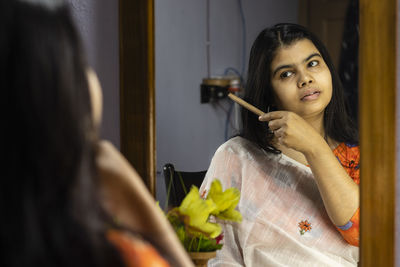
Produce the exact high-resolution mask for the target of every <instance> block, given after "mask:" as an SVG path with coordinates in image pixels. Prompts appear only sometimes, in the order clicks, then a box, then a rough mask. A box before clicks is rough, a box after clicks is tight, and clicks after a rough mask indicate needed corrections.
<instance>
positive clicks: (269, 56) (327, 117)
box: [241, 23, 358, 153]
mask: <svg viewBox="0 0 400 267" xmlns="http://www.w3.org/2000/svg"><path fill="white" fill-rule="evenodd" d="M302 39H308V40H310V41H311V42H312V43H313V44H314V45H315V47H316V48H317V49H318V51H319V52H320V53H321V56H322V58H323V59H324V61H325V63H326V64H327V66H328V68H329V70H330V72H331V76H332V90H333V92H332V99H331V101H330V103H329V104H328V106H327V107H326V108H325V113H324V129H325V135H326V137H330V138H332V139H333V140H336V141H338V142H348V143H352V144H358V132H357V128H356V126H355V124H354V123H353V122H352V121H351V119H350V117H349V115H348V107H347V103H346V100H345V98H344V90H343V87H342V84H341V82H340V79H339V76H338V74H337V72H336V70H335V67H334V65H333V63H332V60H331V58H330V56H329V54H328V51H327V49H326V48H325V46H324V44H323V43H322V42H321V41H320V40H319V39H318V38H317V37H316V36H315V35H314V34H313V33H312V32H310V31H309V30H307V29H306V28H304V27H303V26H300V25H297V24H292V23H281V24H276V25H275V26H273V27H270V28H266V29H264V30H263V31H261V33H260V34H259V35H258V37H257V38H256V40H255V41H254V44H253V46H252V48H251V52H250V60H249V69H248V74H247V82H246V89H245V96H244V99H245V100H246V101H248V102H249V103H251V104H253V105H255V106H256V107H258V108H260V109H261V110H263V111H267V109H268V107H270V108H271V107H276V103H275V102H274V101H275V100H274V99H275V98H274V95H273V94H274V92H273V89H272V85H271V62H272V60H273V59H274V57H275V55H276V53H277V51H278V49H279V48H281V47H282V46H289V45H291V44H293V43H294V42H296V41H299V40H302ZM242 126H243V130H242V133H241V136H243V137H244V138H246V139H248V140H250V141H252V142H254V143H256V144H258V145H259V146H260V147H262V148H263V149H265V150H266V151H268V152H273V153H280V151H279V150H277V149H276V148H274V146H273V145H272V144H271V141H272V138H273V135H272V134H271V133H270V131H269V129H268V125H267V123H262V122H260V121H258V117H257V116H255V115H254V114H252V113H251V112H249V111H248V110H246V109H243V108H242Z"/></svg>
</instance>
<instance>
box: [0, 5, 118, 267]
mask: <svg viewBox="0 0 400 267" xmlns="http://www.w3.org/2000/svg"><path fill="white" fill-rule="evenodd" d="M0 49H1V53H0V84H1V86H0V88H1V89H2V91H3V92H4V93H5V95H3V96H2V97H1V99H3V100H4V101H3V102H2V103H3V104H2V105H1V106H2V108H3V110H2V112H1V113H2V116H3V121H4V122H5V125H6V127H4V128H3V129H4V130H3V133H4V134H3V136H4V140H3V144H4V146H3V147H4V149H3V150H2V153H3V154H4V155H5V157H4V159H5V160H4V162H3V165H4V167H5V169H4V170H5V171H3V173H2V175H1V179H0V214H1V217H2V220H1V222H0V245H1V247H2V250H1V252H0V265H1V266H72V265H73V266H84V265H85V266H108V265H109V264H108V263H110V262H111V261H113V260H115V259H117V260H116V261H113V262H114V266H115V265H117V266H118V264H120V263H119V260H118V257H117V256H116V252H115V251H114V249H113V248H112V247H110V246H109V245H108V243H107V242H106V241H105V237H104V229H103V227H104V226H103V223H102V222H103V220H102V219H101V216H100V215H99V214H101V208H100V207H99V204H98V202H97V195H96V188H95V186H96V183H95V179H94V178H95V175H94V174H95V168H94V155H95V151H94V150H95V149H94V145H93V141H91V139H93V138H92V137H93V135H94V132H93V131H94V130H93V125H92V124H93V122H92V119H91V105H90V99H89V91H88V85H87V78H86V67H87V66H86V64H85V61H84V57H83V56H82V50H81V47H80V41H79V37H78V35H77V33H76V30H75V28H74V25H73V23H72V19H71V16H70V14H69V9H68V7H67V6H66V5H65V4H64V3H63V2H62V1H61V0H53V1H50V0H19V1H18V0H0Z"/></svg>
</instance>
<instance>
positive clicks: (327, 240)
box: [202, 24, 359, 266]
mask: <svg viewBox="0 0 400 267" xmlns="http://www.w3.org/2000/svg"><path fill="white" fill-rule="evenodd" d="M245 100H246V101H248V102H250V103H251V104H253V105H255V106H257V107H258V108H260V109H262V110H265V111H266V112H267V113H265V114H264V115H262V116H260V117H257V116H256V115H254V114H252V113H251V112H249V111H247V110H242V123H243V131H242V134H241V136H238V137H234V138H232V139H230V140H229V141H228V142H226V143H225V144H223V145H222V146H221V147H220V148H219V149H218V150H217V152H216V153H215V155H214V157H213V160H212V162H211V165H210V168H209V171H208V173H207V175H206V178H205V181H204V182H203V185H202V190H205V191H207V189H208V188H209V185H210V183H211V182H212V180H213V178H214V177H217V178H219V179H221V180H222V181H223V184H224V186H225V187H232V186H235V187H237V188H239V189H240V190H241V200H240V203H239V205H238V207H239V211H240V212H241V213H242V215H243V222H242V223H241V224H229V225H228V224H227V225H225V226H224V235H225V245H224V247H223V248H222V250H221V251H220V252H218V254H217V258H216V259H214V260H213V261H211V262H210V266H217V265H227V264H231V265H246V266H303V265H315V266H354V265H356V264H357V261H358V248H357V246H358V235H359V234H358V231H359V228H358V225H359V188H358V183H359V147H358V145H357V144H358V135H357V130H356V128H355V126H354V124H353V123H352V122H351V121H350V119H349V116H348V115H347V109H346V105H345V100H344V97H343V89H342V86H341V83H340V81H339V78H338V75H337V73H336V71H335V69H334V67H333V64H332V61H331V59H330V58H329V55H328V53H327V51H326V49H325V47H324V45H323V44H322V43H321V42H320V41H319V40H318V39H317V38H316V37H315V36H314V35H313V34H312V33H310V32H309V31H308V30H307V29H305V28H304V27H301V26H299V25H295V24H277V25H275V26H274V27H271V28H267V29H265V30H263V31H262V32H261V33H260V34H259V35H258V37H257V39H256V40H255V42H254V44H253V47H252V49H251V54H250V62H249V71H248V80H247V84H246V91H245Z"/></svg>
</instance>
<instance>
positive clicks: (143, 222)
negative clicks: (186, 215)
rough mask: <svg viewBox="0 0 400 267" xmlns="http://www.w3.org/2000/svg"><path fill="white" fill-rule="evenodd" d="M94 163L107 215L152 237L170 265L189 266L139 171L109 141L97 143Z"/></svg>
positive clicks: (187, 259) (188, 259)
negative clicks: (170, 262)
mask: <svg viewBox="0 0 400 267" xmlns="http://www.w3.org/2000/svg"><path fill="white" fill-rule="evenodd" d="M96 166H97V171H98V174H99V176H100V190H101V193H102V196H103V199H102V201H103V205H104V206H105V208H106V210H107V211H108V212H109V214H110V215H111V216H113V217H115V218H116V219H117V221H118V222H119V223H120V224H121V225H123V226H124V227H127V228H130V229H132V230H134V231H135V232H138V233H141V234H144V235H146V236H147V237H149V238H152V239H153V242H154V243H157V244H158V246H159V247H160V248H162V249H163V250H164V251H163V252H164V253H165V254H166V255H168V256H169V257H170V258H171V259H173V262H174V263H175V265H174V266H179V267H186V266H193V263H192V262H191V261H190V258H189V257H188V256H187V254H186V253H185V251H184V249H183V247H182V245H181V244H180V241H179V240H178V238H177V236H176V234H175V232H174V231H173V229H172V227H171V225H170V224H169V222H168V221H167V220H166V218H165V216H164V214H163V213H162V212H161V210H160V209H159V208H158V207H157V206H156V204H155V201H154V199H153V197H152V196H151V195H150V193H149V191H148V190H147V188H146V186H145V185H144V183H143V181H142V179H141V178H140V176H139V174H138V173H137V172H136V171H135V170H134V168H133V167H132V166H131V165H130V164H129V162H128V161H127V160H126V159H125V157H124V156H123V155H122V154H121V153H120V152H119V151H118V149H117V148H115V147H114V146H113V145H112V144H111V143H110V142H108V141H100V142H99V143H98V153H97V157H96Z"/></svg>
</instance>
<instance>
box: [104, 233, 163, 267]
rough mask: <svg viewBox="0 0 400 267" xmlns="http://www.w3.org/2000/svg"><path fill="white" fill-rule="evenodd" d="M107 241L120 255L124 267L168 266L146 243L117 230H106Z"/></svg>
mask: <svg viewBox="0 0 400 267" xmlns="http://www.w3.org/2000/svg"><path fill="white" fill-rule="evenodd" d="M107 239H108V240H109V242H110V243H111V244H112V245H114V247H115V248H116V249H117V250H118V251H119V253H120V254H121V257H122V259H123V260H124V262H125V264H126V266H128V267H130V266H132V267H133V266H137V267H145V266H160V267H168V266H170V265H169V264H168V262H167V261H166V260H164V259H163V258H162V257H161V256H160V255H159V254H158V252H157V250H156V249H155V248H154V247H153V246H151V245H150V244H149V243H148V242H146V241H144V240H142V239H141V238H139V237H136V236H135V235H133V234H131V233H129V232H126V231H119V230H114V229H113V230H108V231H107Z"/></svg>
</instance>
